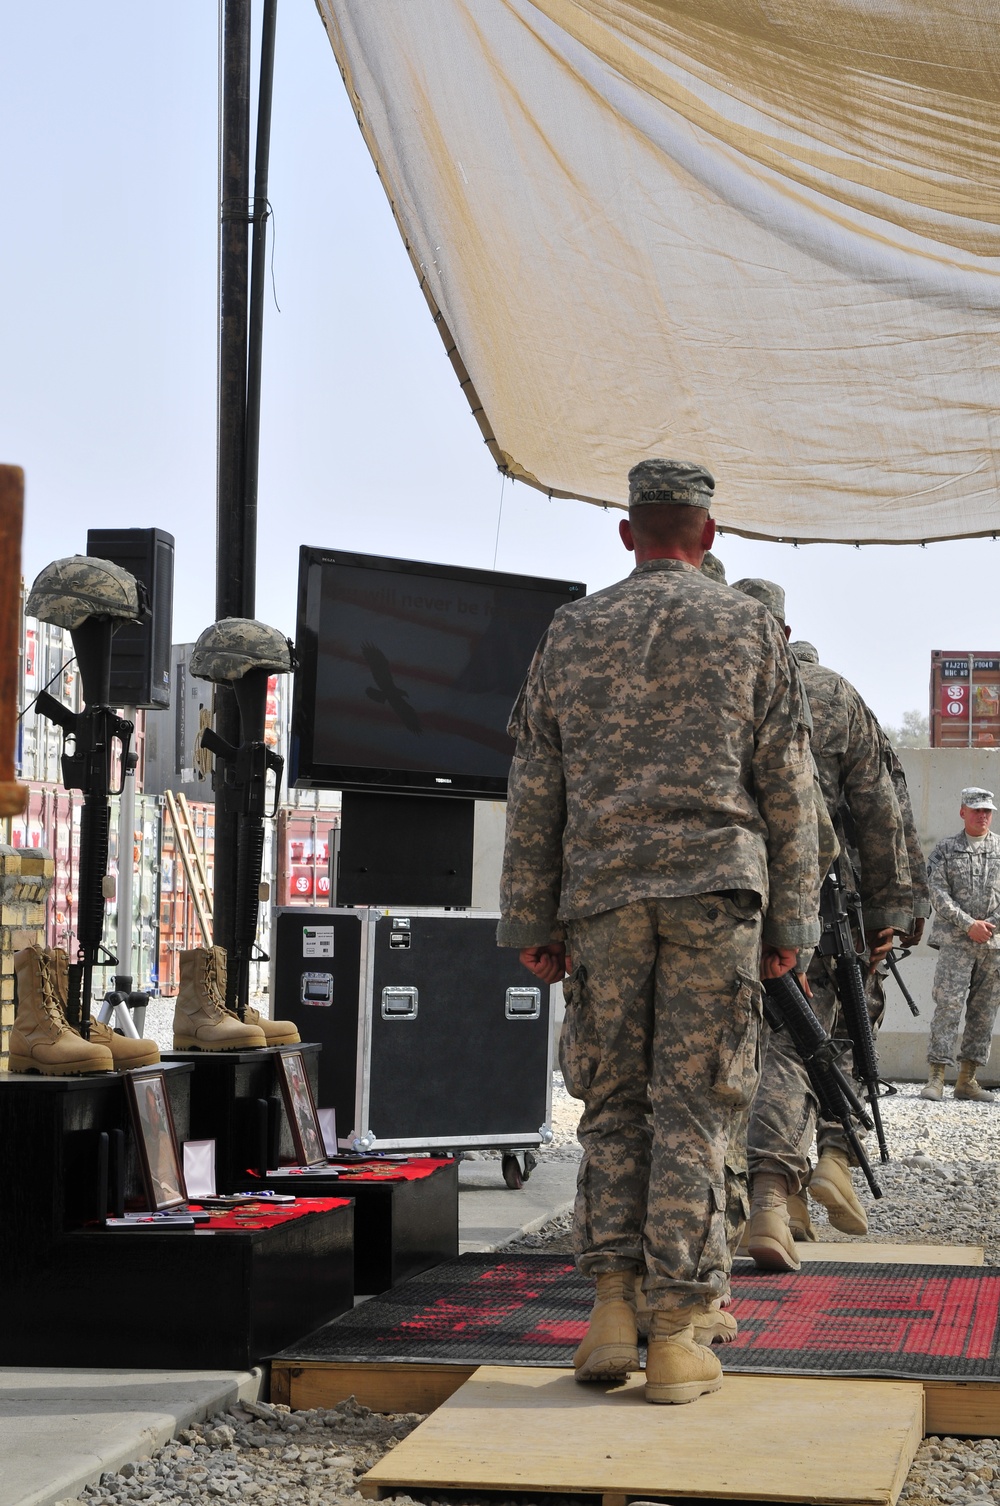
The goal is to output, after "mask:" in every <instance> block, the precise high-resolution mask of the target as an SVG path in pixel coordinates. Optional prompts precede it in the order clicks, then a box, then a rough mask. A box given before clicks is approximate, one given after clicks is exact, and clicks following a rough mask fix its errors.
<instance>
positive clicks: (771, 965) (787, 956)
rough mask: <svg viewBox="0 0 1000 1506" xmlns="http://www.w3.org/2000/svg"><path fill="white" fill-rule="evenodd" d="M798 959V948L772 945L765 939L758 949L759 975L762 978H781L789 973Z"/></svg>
mask: <svg viewBox="0 0 1000 1506" xmlns="http://www.w3.org/2000/svg"><path fill="white" fill-rule="evenodd" d="M798 960H799V952H798V948H797V947H794V946H772V945H771V943H770V942H768V941H765V943H764V945H763V946H762V947H761V951H760V975H761V977H762V978H783V977H784V975H785V973H790V972H791V970H792V968H793V967H794V966H795V964H796V962H798Z"/></svg>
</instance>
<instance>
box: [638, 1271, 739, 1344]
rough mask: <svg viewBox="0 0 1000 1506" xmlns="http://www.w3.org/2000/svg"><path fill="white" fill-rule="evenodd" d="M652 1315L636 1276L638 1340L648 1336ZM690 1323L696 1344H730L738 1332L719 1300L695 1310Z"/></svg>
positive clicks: (734, 1320)
mask: <svg viewBox="0 0 1000 1506" xmlns="http://www.w3.org/2000/svg"><path fill="white" fill-rule="evenodd" d="M652 1315H653V1309H652V1308H651V1307H650V1305H649V1299H648V1298H647V1296H646V1293H645V1292H644V1291H643V1289H642V1277H641V1276H640V1275H637V1276H636V1278H635V1326H636V1329H637V1330H638V1334H639V1337H640V1339H644V1338H646V1337H647V1336H648V1334H649V1324H650V1319H651V1318H652ZM691 1323H692V1326H693V1327H694V1340H695V1343H696V1344H731V1343H732V1342H733V1340H734V1339H735V1337H736V1335H737V1334H738V1333H739V1331H740V1329H739V1324H738V1323H737V1321H736V1319H735V1318H734V1317H733V1315H732V1313H731V1312H727V1311H726V1309H725V1308H724V1307H723V1306H722V1302H721V1299H719V1298H716V1300H715V1301H714V1302H711V1303H710V1304H709V1305H708V1307H704V1308H695V1309H694V1315H693V1317H692V1319H691Z"/></svg>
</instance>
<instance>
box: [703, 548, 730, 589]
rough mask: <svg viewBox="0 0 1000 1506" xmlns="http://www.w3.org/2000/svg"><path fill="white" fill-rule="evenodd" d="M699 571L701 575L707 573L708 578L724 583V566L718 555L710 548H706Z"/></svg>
mask: <svg viewBox="0 0 1000 1506" xmlns="http://www.w3.org/2000/svg"><path fill="white" fill-rule="evenodd" d="M701 573H702V575H707V576H708V578H709V580H717V581H720V582H721V583H722V585H725V584H726V567H725V565H724V564H723V563H722V561H721V560H720V558H719V556H718V555H717V554H713V553H712V551H711V549H709V550H708V552H707V554H706V555H705V558H704V559H703V560H702V562H701Z"/></svg>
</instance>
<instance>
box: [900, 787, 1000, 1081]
mask: <svg viewBox="0 0 1000 1506" xmlns="http://www.w3.org/2000/svg"><path fill="white" fill-rule="evenodd" d="M995 810H996V806H995V805H994V803H993V792H992V790H981V789H976V788H969V789H964V790H963V791H962V804H961V807H960V809H959V812H958V813H959V815H960V816H961V818H962V824H963V826H964V828H965V829H964V831H960V832H959V833H958V835H957V836H955V837H945V839H944V841H943V842H939V843H938V845H937V846H936V847H935V849H934V851H933V852H932V853H931V855H930V858H929V859H928V862H927V880H928V883H929V885H930V891H931V903H932V904H933V906H934V922H933V924H932V926H931V933H930V936H929V937H928V938H927V945H928V946H932V947H936V948H937V949H938V961H937V967H936V968H935V969H934V1018H933V1019H932V1020H931V1040H930V1047H929V1049H928V1052H927V1064H928V1066H929V1068H930V1071H929V1073H928V1075H927V1086H926V1087H925V1088H924V1090H923V1092H922V1093H921V1095H920V1096H921V1098H929V1099H931V1100H932V1101H937V1100H938V1099H940V1098H941V1097H942V1096H943V1094H944V1071H945V1067H947V1066H950V1065H951V1064H952V1063H953V1062H954V1060H955V1042H956V1040H957V1038H958V1026H959V1021H960V1019H961V1015H962V1006H963V1005H964V1006H965V1030H964V1032H963V1034H962V1045H961V1048H960V1050H959V1062H958V1081H957V1082H956V1084H955V1097H956V1098H966V1099H970V1100H971V1101H972V1102H973V1103H993V1102H994V1094H993V1093H989V1092H987V1090H986V1089H985V1088H984V1087H981V1086H980V1084H979V1083H978V1082H977V1081H976V1069H977V1068H978V1067H980V1066H981V1065H982V1063H983V1062H985V1061H988V1060H989V1055H990V1044H991V1042H992V1040H993V1021H994V1020H995V1019H996V1013H997V1006H998V1004H1000V936H998V935H997V927H998V925H1000V837H998V836H997V835H996V833H995V832H992V831H991V830H990V826H991V824H992V821H993V812H994V811H995Z"/></svg>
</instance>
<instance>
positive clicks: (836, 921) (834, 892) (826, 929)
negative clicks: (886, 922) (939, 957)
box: [817, 858, 889, 1161]
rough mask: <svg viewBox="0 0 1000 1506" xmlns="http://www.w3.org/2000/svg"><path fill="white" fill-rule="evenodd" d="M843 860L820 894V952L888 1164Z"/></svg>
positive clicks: (853, 902) (856, 904) (858, 918)
mask: <svg viewBox="0 0 1000 1506" xmlns="http://www.w3.org/2000/svg"><path fill="white" fill-rule="evenodd" d="M842 862H843V859H842V858H838V859H837V860H836V862H835V863H834V865H833V867H832V868H831V869H830V872H829V873H828V874H827V876H826V878H825V879H824V880H823V887H822V890H821V891H820V902H819V914H820V920H821V922H822V925H823V932H822V935H821V936H820V941H819V947H818V948H817V950H818V951H819V952H820V954H821V955H822V956H824V957H829V958H830V959H831V961H832V963H833V975H834V986H835V988H836V990H837V997H838V999H839V1000H840V1010H841V1014H842V1016H843V1021H844V1028H845V1029H846V1031H847V1034H848V1037H849V1038H850V1043H851V1055H852V1059H853V1072H854V1077H855V1079H856V1080H857V1081H858V1082H860V1083H862V1084H863V1085H864V1089H865V1093H866V1095H867V1100H868V1108H869V1110H870V1114H871V1119H872V1122H873V1124H874V1128H875V1134H876V1137H877V1139H878V1148H879V1155H880V1157H881V1159H882V1160H883V1161H888V1159H889V1150H888V1147H887V1146H886V1142H885V1130H884V1128H883V1126H882V1115H881V1113H880V1112H879V1103H878V1100H879V1089H880V1088H881V1087H882V1080H881V1077H880V1076H879V1069H878V1053H877V1052H876V1050H875V1037H874V1036H873V1034H872V1024H871V1019H870V1017H869V1014H868V1001H867V999H866V998H865V980H864V974H863V972H862V970H861V961H860V958H861V957H862V956H863V955H864V953H863V952H858V950H857V947H856V946H855V941H854V931H853V930H852V927H851V912H852V911H853V912H854V918H855V926H856V928H857V932H858V935H859V936H861V937H863V936H864V927H863V922H862V915H861V901H860V899H859V898H858V896H857V895H856V894H848V891H847V888H846V886H845V884H844V879H843V869H842V867H841V864H842Z"/></svg>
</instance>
